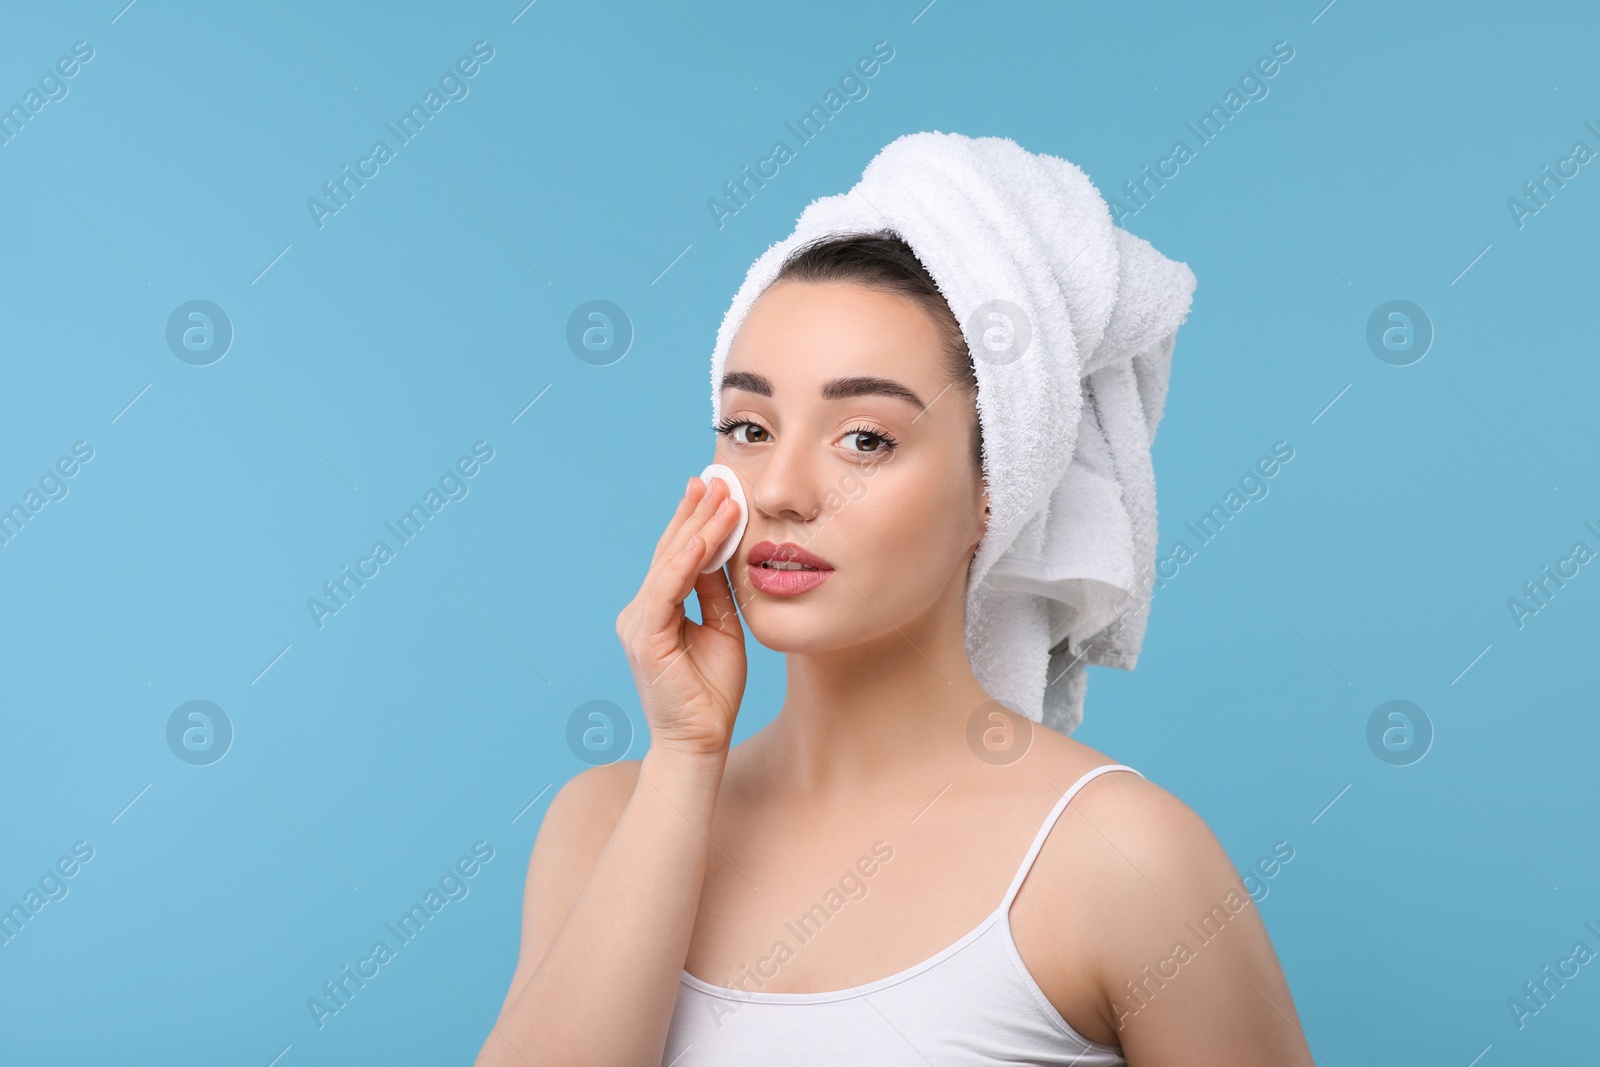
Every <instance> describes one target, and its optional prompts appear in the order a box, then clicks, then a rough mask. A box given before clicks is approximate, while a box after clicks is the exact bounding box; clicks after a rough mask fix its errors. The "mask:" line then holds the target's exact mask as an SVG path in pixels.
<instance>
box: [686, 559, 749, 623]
mask: <svg viewBox="0 0 1600 1067" xmlns="http://www.w3.org/2000/svg"><path fill="white" fill-rule="evenodd" d="M694 591H695V595H696V596H698V597H699V598H700V625H701V626H704V627H707V628H708V629H712V630H715V631H717V632H718V633H721V634H727V635H728V636H729V637H737V636H739V632H740V627H739V612H738V611H737V610H736V607H735V604H734V599H733V590H732V589H731V588H729V586H728V576H727V574H726V573H724V572H723V569H722V568H721V567H718V568H717V569H716V570H714V571H712V572H711V573H710V574H701V575H698V576H697V577H696V579H695V583H694Z"/></svg>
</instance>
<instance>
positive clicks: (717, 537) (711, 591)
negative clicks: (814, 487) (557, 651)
mask: <svg viewBox="0 0 1600 1067" xmlns="http://www.w3.org/2000/svg"><path fill="white" fill-rule="evenodd" d="M738 518H739V509H738V505H736V504H734V503H733V502H732V501H731V500H729V499H728V487H727V486H726V485H720V484H718V479H712V481H711V486H710V488H709V489H708V488H707V487H706V484H705V483H704V482H702V481H701V480H700V479H699V478H690V479H689V485H688V487H687V489H685V491H684V494H683V500H682V501H680V502H679V504H678V510H677V512H676V513H675V514H674V515H673V516H672V520H671V521H670V522H669V523H668V524H667V529H666V531H665V532H664V533H663V534H662V535H661V539H660V540H659V541H657V542H656V550H655V555H654V556H653V557H652V558H651V560H650V569H649V571H648V572H647V573H646V574H645V577H644V583H643V584H642V585H641V586H640V587H639V592H638V593H637V594H635V596H634V598H633V600H632V601H630V602H629V603H628V606H627V607H625V608H623V609H622V612H621V614H619V615H618V616H617V637H618V638H619V639H620V640H621V641H622V647H623V649H624V651H625V652H626V653H627V656H628V666H629V668H630V669H631V670H632V671H633V681H634V685H635V686H636V687H637V688H638V690H639V702H640V704H641V705H642V706H643V708H644V716H645V721H646V722H647V723H648V724H649V727H650V743H651V747H652V748H657V747H660V748H662V749H670V750H675V751H679V752H682V753H685V754H688V755H691V756H714V755H720V754H724V753H726V752H727V749H728V744H729V741H730V740H731V738H732V737H733V721H734V718H735V717H736V716H737V715H738V713H739V703H740V701H741V700H743V698H744V685H745V652H744V628H743V627H742V626H741V625H740V623H739V615H738V612H737V611H735V610H734V600H733V590H732V589H730V588H729V586H728V578H727V575H726V574H724V573H723V571H722V569H721V568H720V567H719V568H718V569H717V570H715V571H713V572H711V573H710V574H701V573H700V568H701V567H703V566H705V565H706V562H707V561H708V560H709V559H710V558H711V552H712V549H713V548H715V547H716V546H717V545H719V544H721V543H722V540H723V538H725V537H727V536H728V534H730V533H732V532H733V528H734V526H735V525H736V524H737V522H738ZM691 589H693V590H694V591H695V592H696V593H697V594H698V595H699V598H700V616H701V618H702V620H703V621H702V622H699V623H696V622H693V621H691V620H690V619H689V618H688V616H687V615H685V613H684V610H683V603H684V600H685V599H686V598H687V597H688V595H689V590H691Z"/></svg>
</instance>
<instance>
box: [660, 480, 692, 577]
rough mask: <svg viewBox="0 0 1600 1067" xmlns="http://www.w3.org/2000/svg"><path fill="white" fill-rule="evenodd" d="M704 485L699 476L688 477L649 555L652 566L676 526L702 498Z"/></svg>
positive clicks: (673, 533) (679, 524)
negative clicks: (686, 483)
mask: <svg viewBox="0 0 1600 1067" xmlns="http://www.w3.org/2000/svg"><path fill="white" fill-rule="evenodd" d="M705 491H706V485H705V483H704V482H702V481H701V480H700V479H699V478H690V479H689V484H688V485H687V486H685V487H684V490H683V496H682V497H681V498H679V500H678V509H677V510H676V511H674V512H673V513H672V518H670V519H668V520H667V528H666V529H665V530H663V531H661V537H660V538H658V539H657V541H656V549H655V551H654V552H653V553H651V556H650V565H651V566H652V567H653V566H655V564H656V561H657V560H659V559H660V558H661V553H662V552H664V551H665V550H666V547H667V545H668V544H670V543H671V542H672V539H673V537H674V535H676V534H677V532H678V528H679V527H681V526H682V525H683V523H684V520H685V519H687V518H688V517H689V516H690V514H692V513H693V512H694V509H695V507H696V506H697V505H699V503H700V501H701V500H702V499H703V498H704V495H705Z"/></svg>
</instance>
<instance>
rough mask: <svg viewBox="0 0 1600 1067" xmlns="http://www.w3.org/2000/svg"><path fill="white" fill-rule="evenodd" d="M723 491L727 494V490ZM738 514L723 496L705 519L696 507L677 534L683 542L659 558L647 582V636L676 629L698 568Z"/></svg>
mask: <svg viewBox="0 0 1600 1067" xmlns="http://www.w3.org/2000/svg"><path fill="white" fill-rule="evenodd" d="M723 492H724V494H725V493H726V492H727V489H726V487H724V489H723ZM708 497H709V494H708ZM701 503H702V504H704V503H705V501H702V502H701ZM719 509H720V510H719ZM737 515H738V505H736V504H734V503H733V502H732V501H730V500H728V499H726V497H725V496H724V499H723V500H722V502H721V503H720V504H718V505H716V506H714V507H712V508H711V509H710V514H708V515H706V516H705V518H704V519H702V518H701V514H700V509H699V508H698V507H697V508H696V511H695V514H694V515H693V516H692V517H691V518H690V519H689V521H688V522H687V523H685V524H684V527H683V530H682V531H680V533H683V534H684V535H685V536H684V537H683V541H682V543H681V544H679V545H678V546H677V547H676V550H675V552H674V554H672V555H670V556H668V557H665V558H663V559H662V561H661V562H660V563H659V564H658V565H657V566H656V567H655V568H654V570H653V572H652V574H651V576H650V578H648V579H647V585H648V592H647V593H646V596H645V603H644V605H643V612H644V619H643V622H644V626H645V630H646V632H647V633H651V634H656V633H661V632H663V631H664V630H667V629H668V628H672V629H674V630H675V629H676V626H677V621H678V619H679V618H680V617H681V611H682V605H683V602H684V600H685V599H686V598H687V597H688V596H689V591H690V590H691V589H694V588H695V583H696V581H697V579H698V578H699V577H700V568H702V567H704V566H705V565H706V560H707V559H709V558H710V556H711V551H712V549H713V547H714V546H716V545H719V544H721V543H722V539H723V538H725V537H727V536H728V534H729V533H731V532H732V530H733V527H734V524H735V522H736V521H737Z"/></svg>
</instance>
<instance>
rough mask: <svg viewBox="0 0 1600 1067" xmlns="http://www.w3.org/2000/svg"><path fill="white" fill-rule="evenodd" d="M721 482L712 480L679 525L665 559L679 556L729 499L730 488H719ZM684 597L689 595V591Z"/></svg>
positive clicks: (665, 552)
mask: <svg viewBox="0 0 1600 1067" xmlns="http://www.w3.org/2000/svg"><path fill="white" fill-rule="evenodd" d="M719 480H720V479H715V478H714V479H712V481H711V484H710V485H708V486H707V487H706V489H705V492H704V493H703V494H702V495H701V496H700V498H699V502H698V503H697V504H695V506H694V508H693V510H691V511H690V512H689V514H688V516H686V517H685V518H684V520H683V522H682V523H680V524H679V525H678V528H677V529H676V530H675V531H673V535H672V537H671V538H670V539H669V540H668V541H667V547H666V549H665V550H664V551H663V552H662V557H663V558H671V557H672V556H675V555H677V554H678V552H679V551H680V550H681V549H682V548H683V546H684V543H685V542H687V541H688V540H689V538H691V537H693V536H694V535H695V534H697V533H699V532H700V529H701V527H703V526H704V525H705V524H706V522H707V521H708V520H709V519H710V518H711V516H712V515H713V514H714V513H715V512H716V510H717V507H718V506H719V505H720V504H721V503H722V501H724V500H726V499H728V487H727V486H726V485H722V486H719V485H718V484H717V482H718V481H719ZM684 595H685V596H687V595H688V593H687V591H686V592H685V593H684Z"/></svg>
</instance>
